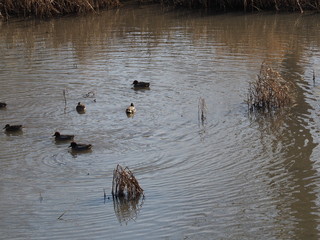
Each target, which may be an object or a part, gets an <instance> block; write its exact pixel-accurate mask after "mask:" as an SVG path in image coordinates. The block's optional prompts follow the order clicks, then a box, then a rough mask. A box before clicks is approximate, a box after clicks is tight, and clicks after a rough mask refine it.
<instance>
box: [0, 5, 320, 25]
mask: <svg viewBox="0 0 320 240" xmlns="http://www.w3.org/2000/svg"><path fill="white" fill-rule="evenodd" d="M148 4H159V5H161V6H164V7H166V8H167V7H170V8H172V9H181V8H185V9H189V10H192V9H208V10H210V11H213V12H245V13H246V12H250V13H251V12H264V11H274V12H280V13H281V12H300V13H304V12H305V11H306V12H307V11H308V12H309V11H313V12H315V13H319V12H320V5H319V6H318V3H317V1H316V0H308V1H305V2H303V3H300V0H295V1H293V2H291V4H290V5H288V4H287V3H286V2H285V1H282V2H281V0H278V1H270V0H262V1H260V2H259V4H260V5H255V3H254V1H246V0H244V1H239V0H233V1H232V2H231V3H230V2H228V3H225V2H224V1H222V0H221V2H219V1H215V2H214V3H213V2H212V1H210V0H207V1H201V0H195V1H188V0H166V1H164V0H124V1H121V0H52V1H46V0H37V1H32V0H26V1H21V0H6V1H5V2H4V3H0V19H2V20H3V21H8V20H9V19H11V18H14V19H16V18H25V19H27V18H38V19H50V18H54V17H62V16H67V15H81V14H87V13H90V12H98V11H100V10H108V9H115V8H123V7H139V6H143V5H148Z"/></svg>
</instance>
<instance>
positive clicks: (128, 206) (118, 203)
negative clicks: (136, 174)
mask: <svg viewBox="0 0 320 240" xmlns="http://www.w3.org/2000/svg"><path fill="white" fill-rule="evenodd" d="M144 199H145V197H144V195H143V194H141V195H138V196H137V197H135V198H130V199H128V198H127V197H125V196H124V197H115V196H113V208H114V213H115V215H116V217H117V219H118V221H119V223H120V224H123V223H125V224H126V225H127V224H128V222H130V221H135V220H136V219H137V218H138V215H139V212H140V210H141V209H142V205H143V203H144Z"/></svg>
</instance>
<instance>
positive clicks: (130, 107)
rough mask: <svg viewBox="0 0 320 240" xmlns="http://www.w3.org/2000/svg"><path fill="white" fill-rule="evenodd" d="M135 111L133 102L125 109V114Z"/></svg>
mask: <svg viewBox="0 0 320 240" xmlns="http://www.w3.org/2000/svg"><path fill="white" fill-rule="evenodd" d="M135 112H136V108H135V107H134V105H133V103H131V105H130V106H129V107H127V109H126V113H127V114H134V113H135Z"/></svg>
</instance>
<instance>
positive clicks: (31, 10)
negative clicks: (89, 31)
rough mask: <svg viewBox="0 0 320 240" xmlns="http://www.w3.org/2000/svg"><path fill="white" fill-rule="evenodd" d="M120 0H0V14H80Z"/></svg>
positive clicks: (118, 3)
mask: <svg viewBox="0 0 320 240" xmlns="http://www.w3.org/2000/svg"><path fill="white" fill-rule="evenodd" d="M119 5H120V0H2V1H1V2H0V15H2V16H3V17H4V18H5V19H8V18H9V17H10V16H18V17H29V16H34V17H37V18H49V17H54V16H61V15H66V14H81V13H87V12H90V11H95V10H98V9H102V8H111V7H117V6H119Z"/></svg>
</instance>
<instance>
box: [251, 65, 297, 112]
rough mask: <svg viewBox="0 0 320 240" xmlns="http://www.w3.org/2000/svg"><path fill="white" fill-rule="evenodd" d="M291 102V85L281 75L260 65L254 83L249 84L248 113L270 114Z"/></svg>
mask: <svg viewBox="0 0 320 240" xmlns="http://www.w3.org/2000/svg"><path fill="white" fill-rule="evenodd" d="M292 102H293V87H292V84H290V83H289V82H287V81H285V80H284V79H283V78H282V76H281V74H280V73H279V72H277V71H275V70H273V69H272V68H271V67H269V66H268V65H267V64H265V63H262V65H261V69H260V73H259V75H258V78H257V80H256V81H255V82H252V83H250V86H249V93H248V99H247V104H248V108H249V111H250V112H254V111H262V112H272V111H274V110H276V109H279V108H284V107H286V106H289V105H290V104H292Z"/></svg>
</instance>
